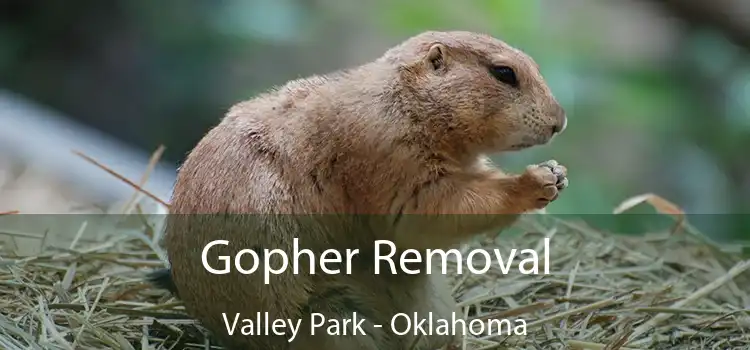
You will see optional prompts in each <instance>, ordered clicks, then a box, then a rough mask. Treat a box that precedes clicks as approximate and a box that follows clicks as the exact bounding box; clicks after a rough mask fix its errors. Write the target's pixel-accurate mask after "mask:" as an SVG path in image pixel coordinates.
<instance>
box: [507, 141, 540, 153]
mask: <svg viewBox="0 0 750 350" xmlns="http://www.w3.org/2000/svg"><path fill="white" fill-rule="evenodd" d="M534 146H536V145H535V144H533V143H517V144H515V145H512V146H510V147H508V148H509V149H510V150H512V151H517V150H522V149H526V148H531V147H534Z"/></svg>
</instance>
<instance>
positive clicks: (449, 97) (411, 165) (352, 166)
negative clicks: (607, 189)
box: [150, 31, 568, 350]
mask: <svg viewBox="0 0 750 350" xmlns="http://www.w3.org/2000/svg"><path fill="white" fill-rule="evenodd" d="M566 125H567V117H566V114H565V111H564V109H563V108H562V107H561V105H560V104H559V103H558V102H557V100H556V99H555V97H554V96H553V94H552V92H551V91H550V89H549V87H548V86H547V84H546V82H545V80H544V78H543V77H542V75H541V73H540V71H539V67H538V65H537V64H536V63H535V61H534V60H533V59H532V58H531V57H529V56H528V55H527V54H525V53H524V52H522V51H521V50H519V49H516V48H514V47H512V46H510V45H509V44H507V43H505V42H503V41H501V40H499V39H496V38H493V37H491V36H489V35H485V34H479V33H473V32H466V31H451V32H437V31H430V32H424V33H421V34H419V35H416V36H414V37H411V38H409V39H407V40H405V41H404V42H402V43H401V44H399V45H397V46H395V47H393V48H391V49H389V50H387V51H386V52H385V53H384V54H383V55H382V56H381V57H379V58H377V59H375V60H373V61H371V62H369V63H366V64H363V65H361V66H358V67H355V68H350V69H346V70H340V71H336V72H333V73H330V74H326V75H319V76H312V77H308V78H304V79H299V80H294V81H291V82H288V83H286V84H285V85H283V86H281V87H277V88H275V89H273V90H271V91H268V92H265V93H263V94H260V95H258V96H256V97H255V98H252V99H250V100H247V101H244V102H240V103H238V104H236V105H234V106H233V107H232V108H230V110H229V111H228V112H227V114H226V115H225V117H224V118H223V119H222V120H221V122H220V123H219V124H218V125H216V126H215V127H214V128H213V129H212V130H210V131H209V132H208V133H207V134H206V135H205V136H204V138H203V139H202V140H201V141H200V142H199V143H198V144H197V146H196V147H195V148H194V149H193V150H192V151H191V152H190V153H189V155H188V156H187V159H186V160H185V162H184V163H183V165H182V166H181V167H180V169H179V174H178V177H177V181H176V184H175V186H174V192H173V197H172V200H171V209H170V210H171V215H170V216H169V218H168V221H167V225H166V232H165V235H164V240H163V242H162V245H163V246H164V248H165V249H166V251H167V255H168V259H169V264H170V268H169V269H164V270H161V271H156V272H154V273H153V274H152V275H151V277H150V280H151V281H152V282H153V283H155V284H157V285H159V286H162V287H164V288H167V289H169V290H170V291H172V293H173V294H174V295H175V296H177V297H179V298H180V299H181V300H182V301H183V302H184V304H185V307H186V310H187V312H188V313H189V314H190V315H192V316H193V317H195V318H196V319H197V320H198V321H199V322H201V323H202V324H203V325H204V326H205V327H206V328H207V329H209V330H210V331H211V332H212V333H213V334H214V335H215V336H216V337H217V338H219V339H220V340H221V341H222V342H223V345H224V346H226V347H228V348H231V349H268V350H281V349H284V350H307V349H310V350H349V349H372V350H376V349H378V350H382V349H393V350H407V349H424V350H427V349H438V348H447V347H449V346H451V344H454V343H455V342H456V341H457V340H458V339H459V338H460V337H461V336H462V334H454V335H439V334H432V335H418V336H417V335H415V334H413V332H409V333H408V334H404V335H397V334H396V332H395V331H394V329H393V328H394V327H401V328H400V329H402V330H403V327H406V326H408V324H406V323H404V322H405V320H404V318H403V317H398V318H394V315H396V314H399V313H401V314H407V315H415V314H418V315H419V317H424V318H427V317H428V316H427V315H428V313H431V315H432V317H433V318H443V319H448V320H450V319H451V316H453V314H452V313H456V314H457V318H461V313H460V312H459V310H457V307H456V303H455V300H454V299H453V297H452V296H451V293H450V289H449V287H448V283H447V280H446V277H445V276H443V275H441V274H440V273H436V272H434V271H435V270H434V269H433V273H431V274H427V273H424V272H423V271H424V270H423V271H422V272H420V273H417V274H406V273H403V272H398V271H397V272H392V271H389V269H385V270H386V272H383V270H382V269H381V272H380V273H379V274H375V273H374V272H375V271H374V269H375V268H376V266H377V264H373V258H372V257H373V254H374V253H373V252H374V249H375V248H374V246H375V245H374V242H375V241H377V240H388V241H390V242H393V244H394V246H395V248H396V249H397V250H398V251H404V250H406V249H417V250H424V249H449V248H451V247H455V246H457V245H459V244H461V243H462V242H465V241H466V240H467V239H470V238H472V237H474V236H476V235H479V234H483V233H487V232H494V233H497V232H500V231H502V230H503V229H504V228H507V227H508V226H510V225H511V224H513V223H514V222H515V220H516V219H517V217H518V215H519V214H523V213H526V212H529V211H531V210H534V209H540V208H544V207H545V206H547V205H548V204H549V203H550V202H552V201H554V200H555V199H556V198H557V197H558V194H559V193H560V192H561V191H562V190H563V189H564V188H566V187H567V186H568V179H567V170H566V169H565V167H564V166H562V165H560V164H557V162H555V161H547V162H544V163H539V164H535V165H530V166H528V167H527V168H526V169H525V171H524V172H523V173H521V174H508V173H504V172H502V171H501V170H500V169H498V168H495V167H493V166H492V165H491V164H490V162H489V158H488V155H490V154H493V153H499V152H508V151H518V150H522V149H526V148H529V147H532V146H535V145H542V144H547V143H549V142H550V140H552V139H553V138H554V137H555V136H556V135H558V134H560V133H561V132H562V131H564V130H565V128H566ZM215 240H226V241H228V244H226V245H216V246H213V247H212V248H211V249H210V252H209V253H208V257H207V258H206V260H207V261H209V262H210V264H212V266H214V268H218V267H217V266H223V265H221V264H224V263H227V264H229V263H230V262H238V261H240V260H241V262H242V263H243V264H244V266H245V267H244V268H245V269H248V268H249V266H252V265H253V262H252V260H251V258H250V257H249V256H250V255H251V254H245V255H244V257H243V258H242V259H237V261H235V260H234V259H232V260H231V261H230V259H229V258H222V256H229V257H233V256H235V255H236V254H237V253H238V252H239V251H240V250H243V249H244V250H245V253H247V252H248V250H249V251H252V252H253V253H255V256H256V257H258V260H255V261H256V263H258V264H259V265H260V266H259V268H258V269H257V270H256V271H262V270H263V268H265V267H272V268H278V267H279V266H281V265H282V264H283V261H282V259H281V258H280V255H279V254H270V253H269V250H271V249H279V250H280V251H284V252H287V254H288V256H290V257H291V255H292V252H293V250H294V248H295V247H297V248H299V249H308V250H309V251H310V252H312V253H313V254H314V255H315V257H319V256H320V254H321V253H322V252H323V251H325V250H328V249H336V250H338V251H341V252H343V251H345V250H346V249H358V252H359V253H358V254H357V255H356V256H354V257H352V259H351V261H350V265H349V269H350V271H344V270H343V269H342V270H341V272H340V273H338V274H333V273H324V272H321V270H320V268H316V267H317V264H318V262H317V261H315V260H312V259H310V258H308V257H306V256H305V257H302V258H300V259H299V260H300V261H299V266H298V267H299V270H298V271H294V269H292V268H287V269H286V270H285V271H283V272H280V273H278V274H271V275H270V276H264V274H263V273H260V272H255V273H251V274H242V273H240V272H238V271H237V270H236V269H234V268H233V269H232V270H231V272H229V273H225V274H213V273H210V272H209V271H208V270H207V268H206V267H205V266H204V265H203V263H202V252H203V251H204V247H206V245H207V244H209V243H210V242H212V241H215ZM342 254H343V253H342ZM264 258H266V260H264ZM221 261H224V262H223V263H220V262H221ZM431 263H432V262H429V261H424V262H418V263H413V262H412V265H410V266H423V267H424V266H426V265H427V264H431ZM265 265H268V266H265ZM256 267H257V265H256ZM311 268H316V269H315V271H311ZM264 278H267V280H266V279H264ZM266 282H268V283H266ZM313 314H315V315H319V316H324V317H326V320H327V322H334V321H335V320H343V319H351V318H352V317H355V318H360V319H362V320H364V321H362V322H361V324H360V326H359V327H360V330H363V331H364V334H362V332H361V331H358V330H357V329H353V327H352V325H351V324H349V325H347V326H346V327H349V328H347V329H344V328H346V327H342V328H341V329H339V330H338V333H337V334H333V333H331V330H328V331H327V330H326V329H325V328H319V329H317V331H316V332H314V334H313V332H311V331H310V329H311V327H313V323H314V322H315V320H311V315H313ZM236 315H240V316H238V318H241V319H244V318H247V319H250V320H251V321H253V320H256V317H258V315H261V316H260V317H262V318H263V320H265V317H268V319H269V321H262V322H261V324H255V325H254V327H255V328H253V329H252V332H251V333H252V334H240V331H239V329H240V328H241V327H242V326H243V325H245V324H243V323H242V322H238V323H237V326H236V329H235V330H234V332H233V333H232V334H230V331H231V326H232V324H233V320H234V318H235V316H236ZM273 320H289V321H295V322H296V320H300V321H299V322H301V326H300V328H299V332H298V334H296V336H294V339H291V338H292V336H291V335H292V331H291V330H290V328H289V327H286V328H283V327H282V328H279V329H275V331H274V330H271V331H268V329H267V328H268V327H269V326H271V325H268V324H263V323H265V322H274V321H273ZM332 320H333V321H332ZM279 322H283V321H279ZM413 326H414V325H412V327H413ZM264 327H265V328H264ZM279 327H281V326H279ZM246 329H248V330H250V328H246ZM352 332H355V333H356V334H352ZM329 333H331V334H329Z"/></svg>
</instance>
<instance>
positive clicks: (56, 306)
mask: <svg viewBox="0 0 750 350" xmlns="http://www.w3.org/2000/svg"><path fill="white" fill-rule="evenodd" d="M531 219H532V220H529V221H527V222H524V226H523V227H524V230H525V231H526V232H527V233H526V234H524V235H521V236H519V237H502V239H494V240H486V241H483V242H477V243H476V246H474V247H471V248H476V247H477V246H481V247H485V248H490V249H492V248H498V249H500V250H501V251H503V252H507V251H508V250H510V249H512V248H517V249H521V248H533V249H539V248H541V246H539V245H540V242H541V241H542V238H543V237H545V236H549V237H552V239H551V247H550V248H551V262H550V267H551V269H550V270H551V274H549V275H538V276H526V275H521V274H518V273H517V272H516V273H510V274H508V275H505V276H503V275H501V274H500V272H499V271H496V270H491V271H490V272H489V273H487V274H484V275H471V274H464V275H462V276H455V277H454V280H453V283H454V293H455V296H456V298H457V300H459V302H460V303H461V305H462V306H464V307H465V309H466V310H467V315H468V318H469V319H475V318H479V319H483V320H487V319H492V318H521V319H524V320H525V321H526V322H527V335H526V336H518V335H511V336H508V335H501V336H497V335H494V336H491V335H477V336H471V335H470V336H468V337H467V338H466V339H465V344H464V346H465V348H466V349H506V348H507V349H564V348H569V349H703V348H706V349H750V334H749V333H748V331H750V318H749V317H748V310H747V307H748V306H749V305H750V298H748V293H747V291H750V282H748V281H749V278H748V273H746V272H745V271H746V270H747V269H748V268H750V262H748V261H742V260H741V259H740V258H739V257H738V256H734V255H732V254H728V253H721V252H719V251H718V250H716V249H715V248H713V247H711V246H709V245H707V244H706V243H704V242H702V241H701V240H700V239H697V238H696V237H695V236H693V235H690V234H669V233H664V234H651V235H647V236H645V237H622V236H612V235H607V234H603V233H600V232H597V231H595V230H593V229H590V228H588V227H586V226H585V225H583V224H581V223H576V222H567V221H561V220H558V219H555V218H551V217H549V216H542V218H539V217H536V218H531ZM147 226H148V225H146V226H144V227H142V228H143V230H142V233H140V234H133V233H129V234H119V235H118V232H117V231H116V230H114V231H113V232H112V233H113V234H112V235H111V236H109V237H108V238H102V241H101V242H98V243H96V242H91V243H88V244H84V243H82V242H83V240H82V239H81V237H76V239H75V241H76V242H74V244H72V245H71V247H73V248H72V249H55V250H50V251H48V252H46V253H43V254H41V255H39V256H32V257H21V256H13V255H12V254H8V253H5V254H3V255H2V261H0V267H1V268H0V348H2V349H8V350H14V349H105V348H108V349H207V348H209V347H208V340H207V339H206V337H205V336H204V332H203V331H202V330H201V328H200V327H199V326H196V325H195V324H194V322H193V321H191V320H190V319H189V318H188V317H186V316H184V314H183V311H182V310H183V309H182V307H181V305H180V303H179V301H176V300H174V299H172V298H170V297H169V296H168V295H167V294H166V293H165V292H164V291H161V290H157V289H154V288H152V287H151V286H149V285H147V284H144V282H143V280H142V276H143V273H144V272H147V271H150V270H151V269H153V268H156V267H159V266H162V262H161V260H160V258H159V254H160V253H159V252H158V248H157V247H155V246H154V244H153V241H154V239H155V238H154V234H153V232H154V231H153V230H155V229H154V228H151V229H149V228H148V227H147ZM123 232H124V231H123ZM511 271H512V270H511ZM628 340H630V341H629V343H628V344H627V345H625V346H623V344H625V343H626V342H628ZM212 348H216V349H218V347H216V346H213V347H212Z"/></svg>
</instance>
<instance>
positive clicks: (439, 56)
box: [424, 43, 447, 70]
mask: <svg viewBox="0 0 750 350" xmlns="http://www.w3.org/2000/svg"><path fill="white" fill-rule="evenodd" d="M446 53H447V48H446V47H445V45H443V44H440V43H437V44H433V45H432V46H431V47H430V50H429V51H427V55H426V56H425V58H424V59H425V64H427V66H428V67H430V68H431V69H434V70H438V69H441V68H443V67H444V66H445V63H446V59H447V57H446Z"/></svg>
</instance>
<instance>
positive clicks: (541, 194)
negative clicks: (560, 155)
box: [520, 160, 568, 209]
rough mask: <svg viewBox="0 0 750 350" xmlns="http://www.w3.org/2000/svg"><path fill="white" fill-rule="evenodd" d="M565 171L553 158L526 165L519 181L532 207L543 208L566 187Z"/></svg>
mask: <svg viewBox="0 0 750 350" xmlns="http://www.w3.org/2000/svg"><path fill="white" fill-rule="evenodd" d="M567 172H568V170H567V169H566V168H565V167H564V166H562V165H560V164H557V162H556V161H554V160H548V161H546V162H544V163H541V164H534V165H529V166H528V167H526V172H524V173H523V175H521V178H520V182H521V185H522V186H521V187H522V190H523V195H524V196H526V197H527V198H528V199H529V200H530V201H531V207H532V209H541V208H544V207H546V206H547V205H548V204H549V203H551V202H552V201H554V200H555V199H557V197H558V196H559V195H560V192H562V190H564V189H565V188H566V187H568V177H567Z"/></svg>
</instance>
